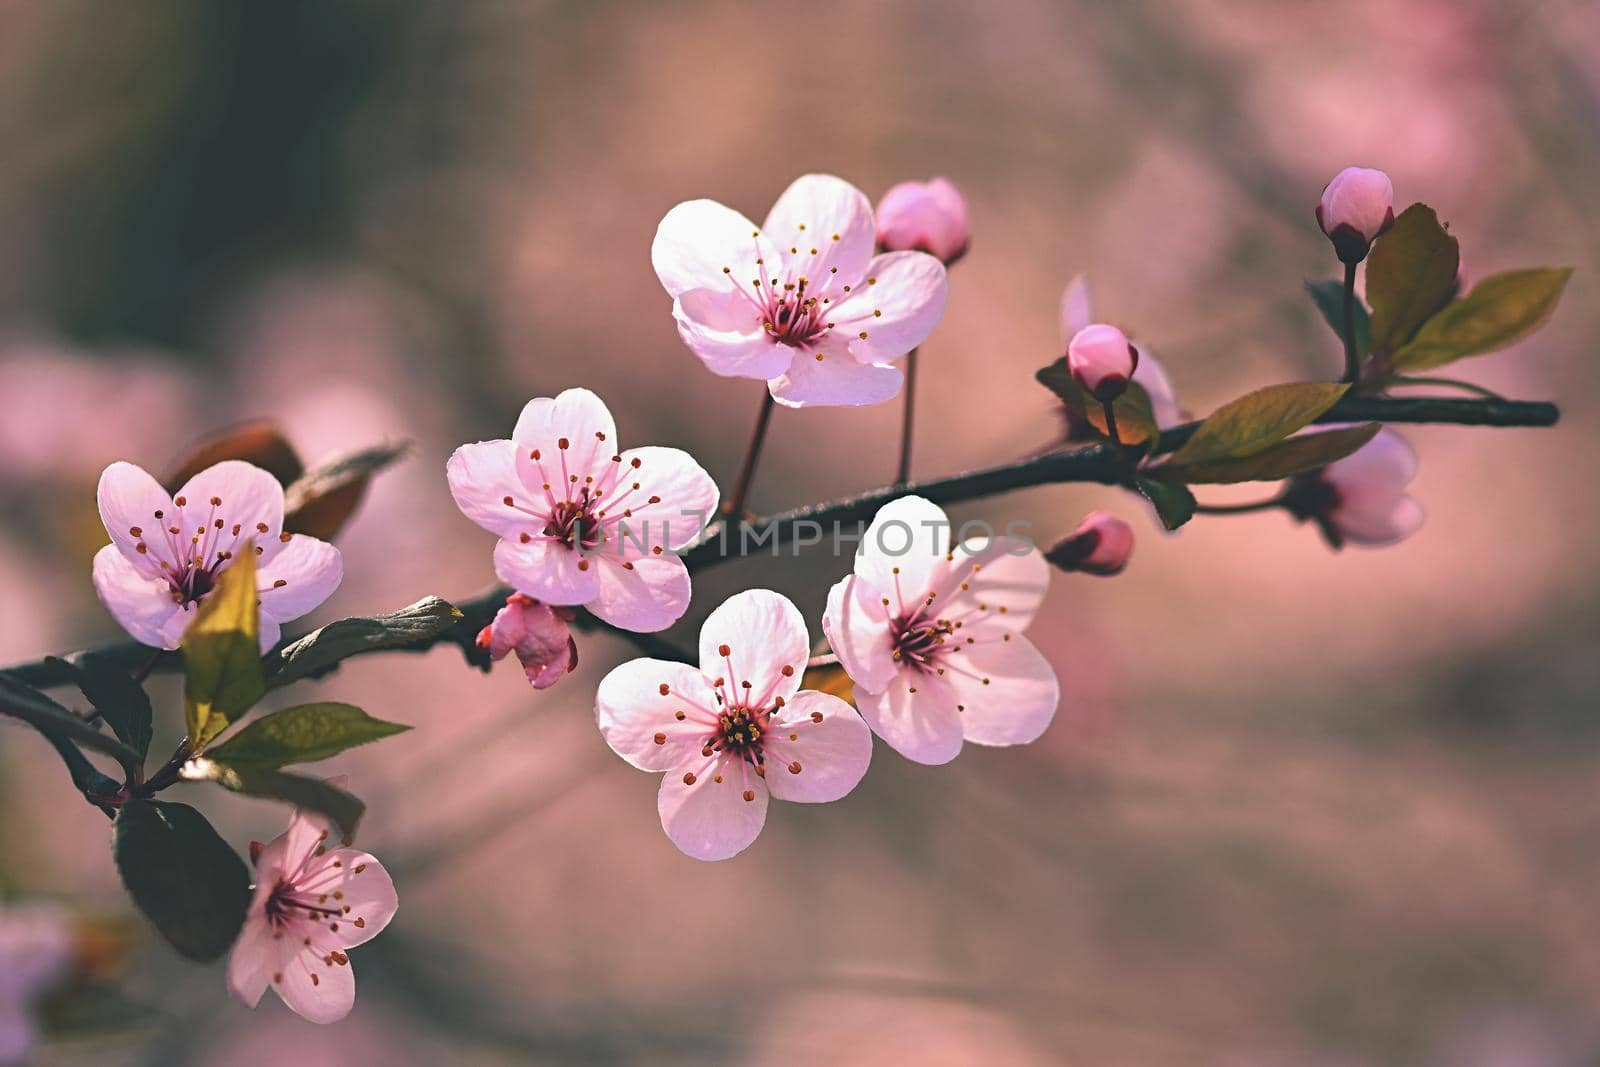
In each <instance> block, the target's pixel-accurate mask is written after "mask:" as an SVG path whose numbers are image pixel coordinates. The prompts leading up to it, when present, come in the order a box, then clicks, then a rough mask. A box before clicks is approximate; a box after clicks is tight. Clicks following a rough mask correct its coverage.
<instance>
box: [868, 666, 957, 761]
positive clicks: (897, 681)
mask: <svg viewBox="0 0 1600 1067" xmlns="http://www.w3.org/2000/svg"><path fill="white" fill-rule="evenodd" d="M957 703H958V702H957V700H956V697H955V693H954V692H953V691H952V690H951V688H950V686H949V685H948V684H946V682H945V680H944V679H943V678H940V677H938V676H937V675H933V674H921V673H919V672H917V671H914V670H912V669H910V668H909V667H908V668H905V669H903V670H900V671H897V672H896V673H895V677H894V679H893V681H891V682H890V683H889V685H888V686H887V687H886V688H885V689H884V690H883V692H881V693H865V692H862V691H861V690H859V689H858V690H856V707H858V708H860V709H861V717H862V718H863V719H865V720H866V721H867V725H868V726H870V727H872V732H873V733H875V734H877V735H878V736H879V737H881V738H883V740H884V742H885V743H887V744H888V746H889V747H890V748H892V749H894V750H895V751H896V752H898V753H900V754H901V755H902V756H904V757H906V759H909V760H915V761H916V762H917V763H927V764H939V763H949V762H950V761H951V760H953V759H955V758H956V756H958V755H960V753H961V742H962V736H963V728H962V723H961V713H960V712H958V711H957V710H956V704H957Z"/></svg>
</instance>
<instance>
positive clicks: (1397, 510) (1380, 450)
mask: <svg viewBox="0 0 1600 1067" xmlns="http://www.w3.org/2000/svg"><path fill="white" fill-rule="evenodd" d="M1416 476H1417V454H1416V452H1415V451H1413V450H1412V448H1411V445H1410V444H1408V443H1407V442H1406V439H1405V438H1403V437H1401V436H1400V435H1399V434H1397V433H1395V432H1394V431H1393V430H1390V429H1387V428H1385V429H1382V430H1379V431H1378V435H1377V436H1376V437H1374V438H1373V439H1372V440H1371V441H1368V442H1367V443H1366V444H1365V445H1363V446H1361V447H1360V448H1359V449H1357V450H1356V451H1355V452H1353V453H1351V454H1350V455H1348V456H1346V457H1345V458H1344V459H1341V460H1337V461H1335V462H1333V463H1330V464H1328V465H1327V466H1326V467H1324V468H1322V469H1321V470H1319V471H1313V472H1312V473H1310V474H1303V475H1301V476H1299V477H1298V478H1296V479H1295V480H1294V481H1293V482H1292V483H1291V485H1290V488H1289V493H1288V497H1287V499H1286V500H1285V504H1286V506H1287V507H1288V508H1289V511H1290V512H1291V513H1292V514H1294V515H1295V517H1296V518H1299V519H1312V520H1314V521H1315V522H1316V523H1317V525H1318V526H1319V527H1321V529H1322V534H1323V536H1324V537H1325V538H1327V540H1328V543H1329V544H1330V545H1332V546H1333V547H1334V548H1341V547H1343V546H1344V545H1345V544H1346V543H1350V544H1357V545H1392V544H1395V543H1396V542H1398V541H1404V540H1405V539H1406V538H1408V537H1410V536H1411V535H1412V534H1414V533H1416V532H1417V530H1419V529H1420V528H1421V527H1422V505H1421V504H1419V503H1417V500H1416V498H1415V497H1413V496H1411V495H1410V494H1408V493H1407V492H1406V487H1407V486H1408V485H1410V484H1411V480H1412V479H1413V478H1415V477H1416Z"/></svg>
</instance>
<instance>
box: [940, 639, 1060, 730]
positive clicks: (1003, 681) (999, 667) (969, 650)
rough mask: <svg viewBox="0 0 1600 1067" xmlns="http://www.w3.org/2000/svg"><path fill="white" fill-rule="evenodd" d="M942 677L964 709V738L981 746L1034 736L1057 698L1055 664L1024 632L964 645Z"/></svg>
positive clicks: (1052, 714) (1051, 714)
mask: <svg viewBox="0 0 1600 1067" xmlns="http://www.w3.org/2000/svg"><path fill="white" fill-rule="evenodd" d="M984 679H988V683H987V684H985V682H984ZM944 680H945V681H946V682H948V683H949V685H950V688H951V689H952V690H953V691H954V693H955V697H956V700H957V702H958V703H959V704H960V705H961V706H962V707H964V708H965V709H966V710H964V711H962V712H961V713H960V715H961V722H962V725H963V727H964V733H965V734H966V738H967V740H968V741H973V742H976V743H977V744H980V745H1025V744H1027V743H1028V742H1030V741H1033V740H1036V739H1037V738H1038V737H1039V735H1040V734H1042V733H1044V731H1045V727H1047V726H1049V725H1050V720H1051V719H1053V718H1055V714H1056V705H1057V704H1059V703H1060V700H1061V684H1060V682H1058V681H1057V680H1056V672H1055V668H1053V667H1051V666H1050V664H1049V662H1048V661H1047V660H1046V659H1045V658H1044V656H1042V655H1040V654H1039V650H1038V649H1037V648H1035V647H1034V646H1033V642H1031V641H1029V640H1028V639H1027V638H1025V637H1012V638H1011V639H1010V640H998V641H985V642H979V643H978V644H975V645H966V646H964V647H963V648H962V650H961V652H960V654H959V655H956V656H952V657H951V658H950V660H949V663H948V665H947V666H946V668H945V675H944Z"/></svg>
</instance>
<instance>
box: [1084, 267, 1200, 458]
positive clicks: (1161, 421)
mask: <svg viewBox="0 0 1600 1067" xmlns="http://www.w3.org/2000/svg"><path fill="white" fill-rule="evenodd" d="M1094 321H1095V320H1094V307H1093V300H1092V297H1091V294H1090V292H1089V281H1088V279H1087V278H1085V277H1084V276H1083V275H1081V274H1080V275H1078V276H1076V277H1075V278H1073V279H1072V281H1070V282H1068V283H1067V287H1066V289H1065V290H1064V291H1063V292H1062V294H1061V344H1062V347H1063V348H1065V347H1066V346H1068V345H1069V344H1070V343H1071V342H1072V339H1073V338H1074V337H1076V336H1077V335H1078V333H1079V332H1080V331H1082V330H1083V329H1085V328H1086V327H1088V326H1090V325H1092V324H1093V323H1094ZM1133 380H1134V381H1135V382H1137V383H1139V385H1140V386H1142V387H1143V389H1144V391H1145V393H1146V394H1147V395H1148V396H1149V397H1150V408H1151V410H1152V411H1153V412H1154V414H1155V417H1156V425H1157V426H1158V427H1160V428H1161V429H1163V430H1165V429H1168V428H1170V427H1173V426H1177V425H1178V424H1179V423H1181V422H1183V421H1184V418H1183V411H1182V409H1181V408H1179V407H1178V399H1177V395H1176V394H1175V393H1174V392H1173V389H1172V382H1171V380H1170V379H1169V378H1168V377H1167V371H1166V368H1165V367H1163V366H1162V365H1161V361H1160V360H1158V359H1156V357H1155V356H1153V355H1151V354H1150V349H1149V348H1147V347H1146V346H1144V345H1143V344H1141V345H1140V346H1139V362H1138V365H1137V366H1136V367H1134V368H1133Z"/></svg>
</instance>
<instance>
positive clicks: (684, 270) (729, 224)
mask: <svg viewBox="0 0 1600 1067" xmlns="http://www.w3.org/2000/svg"><path fill="white" fill-rule="evenodd" d="M758 258H765V259H766V261H767V263H768V264H776V263H778V262H779V259H778V256H777V250H776V249H775V248H774V247H773V246H772V244H771V243H770V242H768V241H767V240H765V239H764V238H761V237H758V236H756V224H755V223H753V222H751V221H750V220H749V219H747V218H745V217H744V216H743V215H741V214H739V212H737V211H734V210H733V209H732V208H728V207H724V206H723V205H721V204H719V203H717V202H716V201H714V200H689V201H686V202H685V203H682V204H679V205H677V206H676V207H674V208H673V209H672V210H671V211H669V212H667V214H666V217H665V218H663V219H662V220H661V224H660V225H659V226H658V227H657V228H656V236H655V241H654V242H653V243H652V244H651V246H650V262H651V264H652V265H653V266H654V267H655V269H656V277H657V278H660V279H661V284H662V286H664V287H665V288H666V290H667V292H668V293H669V294H671V295H672V296H673V297H678V296H682V295H683V294H684V293H686V292H688V291H689V290H691V289H700V288H712V289H731V288H732V287H733V286H734V285H735V284H738V285H748V284H749V283H750V281H751V279H753V278H756V277H759V276H760V270H759V268H757V266H756V260H757V259H758ZM723 267H727V268H729V271H728V272H727V273H725V272H724V271H723V269H722V268H723Z"/></svg>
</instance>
